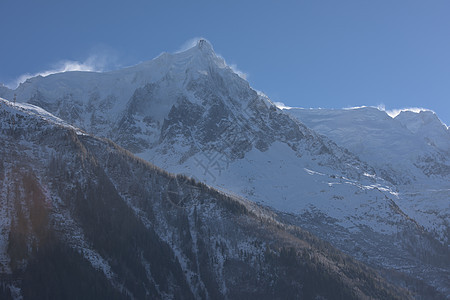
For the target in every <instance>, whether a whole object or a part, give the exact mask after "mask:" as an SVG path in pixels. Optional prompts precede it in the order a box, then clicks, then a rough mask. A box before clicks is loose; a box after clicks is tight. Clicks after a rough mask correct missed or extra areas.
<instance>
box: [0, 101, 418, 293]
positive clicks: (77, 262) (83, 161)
mask: <svg viewBox="0 0 450 300" xmlns="http://www.w3.org/2000/svg"><path fill="white" fill-rule="evenodd" d="M0 137H1V139H0V140H1V143H2V147H0V154H1V156H0V157H1V160H0V178H1V179H2V180H1V182H2V185H1V186H0V201H1V203H2V205H1V206H0V214H1V216H2V218H1V221H2V222H1V226H2V227H1V231H0V234H1V238H0V257H1V258H2V260H1V261H0V263H1V266H0V287H1V288H0V296H1V297H2V299H3V298H5V299H8V298H16V299H19V298H21V297H23V298H24V299H44V298H48V297H50V298H71V297H73V298H96V299H99V298H104V299H111V298H114V299H133V298H139V299H145V298H149V299H151V298H177V299H193V298H209V299H210V298H213V299H222V298H254V299H264V298H267V299H273V298H276V297H279V298H285V297H295V298H317V297H319V298H325V299H331V298H332V299H379V298H392V299H405V298H409V297H411V295H410V294H408V293H406V292H405V291H403V290H401V289H398V288H395V287H393V286H391V285H389V284H387V283H386V282H385V281H384V280H382V279H381V278H380V277H378V275H376V274H375V273H374V272H373V271H371V270H370V269H368V268H367V267H365V266H363V265H362V264H360V263H358V262H355V261H354V260H352V259H351V258H349V257H348V256H346V255H344V254H342V253H340V252H339V251H337V250H335V249H333V248H332V247H331V246H330V245H329V244H326V243H324V242H321V241H319V240H318V239H316V238H314V237H313V236H311V235H310V234H308V233H307V232H305V231H302V230H301V229H300V228H298V227H295V226H288V225H286V224H284V223H282V222H281V221H279V220H277V219H278V217H277V215H276V214H274V213H273V212H270V211H268V210H266V209H264V208H262V207H259V206H257V205H255V204H253V203H251V202H248V201H246V200H243V199H238V198H233V197H229V196H226V195H225V194H223V193H221V192H219V191H217V190H214V189H212V188H210V187H208V186H206V185H204V184H201V183H198V182H195V181H194V180H192V179H189V178H187V177H185V176H174V175H171V174H168V173H167V172H165V171H163V170H161V169H159V168H157V167H155V166H153V165H151V164H149V163H147V162H145V161H143V160H141V159H139V158H137V157H135V156H133V155H132V154H131V153H129V152H128V151H126V150H124V149H122V148H120V147H118V146H117V145H115V144H114V143H112V142H110V141H108V140H104V139H99V138H96V137H94V136H90V135H87V134H85V133H84V132H82V131H81V130H78V129H76V128H73V127H71V126H69V125H67V124H64V123H63V122H60V120H59V119H57V118H56V117H52V116H51V115H50V114H48V113H44V114H39V113H37V111H36V110H34V111H33V107H30V106H25V105H21V106H14V105H12V104H11V103H9V102H8V101H5V100H1V99H0Z"/></svg>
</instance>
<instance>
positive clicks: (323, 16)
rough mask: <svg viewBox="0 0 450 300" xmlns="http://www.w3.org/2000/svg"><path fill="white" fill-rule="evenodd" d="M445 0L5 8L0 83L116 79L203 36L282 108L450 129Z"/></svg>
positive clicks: (60, 1)
mask: <svg viewBox="0 0 450 300" xmlns="http://www.w3.org/2000/svg"><path fill="white" fill-rule="evenodd" d="M449 16H450V1H448V0H445V1H439V0H432V1H424V0H423V1H416V0H395V1H392V0H389V1H388V0H379V1H368V0H367V1H365V0H351V1H350V0H348V1H346V0H341V1H335V0H329V1H326V0H314V1H313V0H310V1H300V0H298V1H264V0H260V1H245V0H240V1H234V0H227V1H218V0H208V1H207V0H196V1H173V0H166V1H162V0H161V1H149V0H147V1H139V0H134V1H114V0H110V1H95V0H92V1H83V0H80V1H65V0H40V1H34V0H30V1H24V0H1V1H0V28H1V33H0V36H1V39H0V40H1V41H2V43H1V45H0V82H2V83H5V84H11V83H12V82H14V81H16V80H17V78H19V77H20V76H21V75H23V74H26V73H28V74H36V73H39V72H44V71H46V70H54V69H60V68H62V66H63V65H64V64H65V65H68V62H72V63H74V64H78V65H80V64H81V65H82V66H84V67H86V68H88V67H89V68H94V69H103V70H109V69H115V68H119V67H122V66H128V65H133V64H136V63H139V62H141V61H145V60H149V59H152V58H154V57H156V56H157V55H158V54H160V53H161V52H163V51H166V52H174V51H177V50H179V49H180V47H181V46H182V45H183V44H184V43H185V42H186V41H188V40H190V39H192V38H194V37H205V38H207V39H208V40H209V41H210V42H211V43H212V44H213V46H214V49H215V50H216V52H217V53H219V54H220V55H222V56H223V57H224V58H225V59H226V61H227V62H228V63H229V64H234V65H236V66H237V68H239V69H240V70H241V71H243V72H245V73H246V74H247V75H248V77H247V79H248V81H249V82H250V84H251V85H252V86H253V87H254V88H255V89H258V90H261V91H263V92H264V93H266V94H267V95H268V96H269V97H271V99H272V100H274V101H281V102H284V103H285V104H286V105H289V106H300V107H323V108H341V107H350V106H361V105H368V106H369V105H370V106H377V105H380V104H383V105H385V106H386V109H394V108H405V107H425V108H429V109H432V110H434V111H435V112H436V113H437V114H438V116H439V117H440V118H441V120H442V121H444V122H445V123H446V124H447V125H450V17H449Z"/></svg>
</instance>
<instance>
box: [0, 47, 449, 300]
mask: <svg viewBox="0 0 450 300" xmlns="http://www.w3.org/2000/svg"><path fill="white" fill-rule="evenodd" d="M14 95H16V96H14ZM0 97H2V98H4V99H2V100H1V101H0V135H1V139H0V141H1V145H0V152H1V160H0V180H1V183H0V201H1V206H0V220H1V222H0V273H1V277H0V280H1V282H2V284H1V285H0V288H1V290H0V298H1V297H12V298H13V299H21V298H23V299H40V298H42V299H47V298H71V297H73V298H76V299H84V298H94V299H99V298H107V299H110V298H111V299H113V298H117V299H122V298H125V299H126V298H130V299H145V298H163V299H185V298H189V299H190V298H195V299H203V298H205V299H220V298H227V299H248V298H255V299H263V298H267V299H290V298H292V299H324V298H325V299H338V298H339V299H351V298H356V299H391V298H392V299H396V298H397V299H408V298H416V299H446V298H448V297H449V296H450V285H449V282H450V280H449V278H450V250H449V233H450V229H449V225H450V224H449V223H450V222H449V219H450V205H449V204H450V201H449V200H450V132H449V129H448V127H447V126H446V125H445V124H443V123H442V122H441V121H440V120H439V119H438V117H437V116H436V115H435V114H434V113H433V112H431V111H422V112H420V113H414V112H410V111H405V112H401V113H400V114H399V115H398V116H396V117H395V118H392V117H390V116H389V115H387V113H386V112H384V111H381V110H379V109H376V108H367V107H365V108H355V109H343V110H320V109H289V110H282V109H279V108H278V107H277V106H276V105H274V104H273V103H272V102H271V101H270V99H269V98H268V97H267V96H265V95H264V94H262V93H260V92H257V91H255V90H254V89H252V88H251V87H250V86H249V84H248V82H247V81H246V80H245V79H243V78H241V77H240V76H239V75H238V74H236V73H235V72H234V71H233V70H232V69H231V68H230V67H229V66H228V65H227V64H226V63H225V60H224V59H223V58H221V57H220V56H218V55H216V54H215V52H214V50H213V48H212V46H211V45H210V44H209V42H208V41H206V40H203V39H201V40H199V41H198V43H197V44H196V45H195V46H194V47H193V48H190V49H188V50H186V51H183V52H179V53H174V54H168V53H163V54H161V55H160V56H158V57H157V58H155V59H153V60H151V61H148V62H144V63H141V64H139V65H136V66H133V67H129V68H125V69H122V70H116V71H110V72H103V73H96V72H65V73H58V74H53V75H49V76H46V77H41V76H38V77H34V78H31V79H28V80H27V81H26V82H24V83H22V84H20V85H19V87H18V88H17V89H15V90H10V89H8V88H7V87H5V86H0ZM15 97H16V99H17V102H15V101H13V99H14V98H15ZM174 174H178V175H174Z"/></svg>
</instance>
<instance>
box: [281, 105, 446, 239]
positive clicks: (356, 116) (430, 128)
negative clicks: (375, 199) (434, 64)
mask: <svg viewBox="0 0 450 300" xmlns="http://www.w3.org/2000/svg"><path fill="white" fill-rule="evenodd" d="M287 112H288V113H289V114H291V115H292V116H295V117H296V118H298V119H299V120H300V121H301V122H303V123H305V124H306V125H307V126H309V127H311V128H313V129H314V130H316V131H317V132H319V133H320V134H323V135H325V136H327V137H329V138H331V139H333V140H334V141H336V142H337V143H338V145H340V146H343V147H346V148H348V149H349V150H350V151H352V152H353V153H355V154H357V155H358V156H359V157H360V158H361V159H363V160H364V161H366V162H368V163H369V164H370V165H372V166H375V167H376V168H377V170H378V172H381V171H382V170H385V171H387V172H388V173H389V175H390V176H391V177H392V178H394V179H396V180H399V181H400V184H397V185H396V189H398V191H394V190H392V188H390V189H391V191H390V194H392V195H393V196H395V198H396V203H397V204H398V205H399V207H400V208H401V209H402V210H403V211H404V212H405V213H407V214H408V215H409V216H410V217H411V218H413V219H414V220H416V221H417V222H418V223H419V224H420V225H422V226H424V227H425V228H427V230H429V231H431V232H435V233H436V234H437V235H438V236H439V238H440V240H441V241H443V242H446V241H448V233H447V232H448V231H447V230H448V229H447V228H446V225H445V224H448V220H449V216H450V208H449V205H450V204H449V201H448V199H450V192H449V189H450V178H449V175H448V174H447V175H445V173H443V175H439V174H437V175H432V176H429V175H426V174H424V172H423V170H422V169H419V168H418V166H417V165H418V162H420V161H421V160H423V159H424V158H425V159H426V158H427V157H430V158H432V159H433V160H435V161H436V162H437V163H441V164H444V165H447V166H450V159H449V158H450V131H449V130H448V128H447V126H446V125H444V124H443V123H442V122H441V121H440V120H439V119H438V117H437V116H436V114H434V113H433V112H431V111H428V110H418V111H416V112H415V111H410V110H405V111H402V112H399V114H398V115H397V116H396V117H395V118H391V117H389V116H388V115H387V113H386V112H385V111H382V110H379V109H377V108H372V107H359V108H352V109H342V110H339V109H301V108H292V109H290V110H289V111H287ZM432 168H434V170H436V168H435V167H432ZM364 176H367V177H372V178H374V176H376V175H374V174H367V173H366V174H364ZM402 182H403V183H402ZM366 188H370V186H367V187H366ZM377 189H379V190H381V191H386V190H385V188H383V187H381V188H380V187H377ZM433 190H439V191H440V192H433ZM419 195H420V196H419Z"/></svg>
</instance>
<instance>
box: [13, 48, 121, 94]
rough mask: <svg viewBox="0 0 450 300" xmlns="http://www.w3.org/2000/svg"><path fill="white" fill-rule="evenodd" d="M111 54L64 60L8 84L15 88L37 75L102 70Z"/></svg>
mask: <svg viewBox="0 0 450 300" xmlns="http://www.w3.org/2000/svg"><path fill="white" fill-rule="evenodd" d="M112 60H113V59H112V57H111V56H110V55H104V54H95V55H90V56H89V57H88V58H87V59H86V60H85V61H83V62H80V61H75V60H62V61H59V62H57V63H56V64H54V65H53V66H52V67H51V68H50V69H49V70H45V71H41V72H37V73H34V74H31V73H25V74H22V75H20V76H19V77H18V78H17V79H16V80H14V81H13V82H11V83H9V84H7V85H6V86H7V87H9V88H11V89H15V88H17V87H18V86H19V85H20V84H21V83H23V82H25V81H26V80H27V79H29V78H32V77H36V76H43V77H45V76H48V75H52V74H56V73H64V72H70V71H88V72H101V71H104V70H105V68H106V66H107V65H110V64H111V63H110V62H111V61H112Z"/></svg>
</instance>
